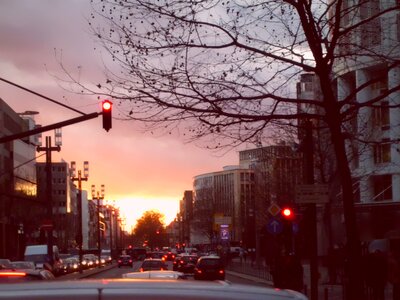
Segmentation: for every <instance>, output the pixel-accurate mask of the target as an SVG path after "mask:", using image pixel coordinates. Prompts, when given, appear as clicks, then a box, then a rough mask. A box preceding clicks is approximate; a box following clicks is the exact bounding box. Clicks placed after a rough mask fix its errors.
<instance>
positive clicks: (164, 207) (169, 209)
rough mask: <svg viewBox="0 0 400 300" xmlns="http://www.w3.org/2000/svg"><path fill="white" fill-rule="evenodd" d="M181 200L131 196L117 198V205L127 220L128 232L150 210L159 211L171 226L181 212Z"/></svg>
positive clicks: (166, 223) (165, 221)
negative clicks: (179, 211)
mask: <svg viewBox="0 0 400 300" xmlns="http://www.w3.org/2000/svg"><path fill="white" fill-rule="evenodd" d="M178 199H179V198H168V197H165V198H160V197H151V196H130V197H123V198H119V199H118V198H117V199H116V200H115V205H116V206H117V207H119V208H120V212H121V214H122V215H123V216H124V217H125V218H126V227H125V228H126V230H127V231H128V232H130V231H131V229H133V228H134V226H135V224H136V222H137V220H138V219H140V218H141V217H142V215H143V213H144V212H146V211H149V210H154V211H158V212H160V213H161V214H163V215H164V216H165V218H164V223H165V225H169V224H170V223H171V222H172V221H173V220H174V219H175V217H176V214H177V213H178V210H179V200H178Z"/></svg>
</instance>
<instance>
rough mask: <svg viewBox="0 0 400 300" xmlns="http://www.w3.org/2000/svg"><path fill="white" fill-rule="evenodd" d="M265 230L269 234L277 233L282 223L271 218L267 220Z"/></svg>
mask: <svg viewBox="0 0 400 300" xmlns="http://www.w3.org/2000/svg"><path fill="white" fill-rule="evenodd" d="M267 230H268V232H269V233H271V234H279V233H281V232H282V231H283V224H282V222H281V221H279V220H278V219H275V218H271V219H269V220H268V223H267Z"/></svg>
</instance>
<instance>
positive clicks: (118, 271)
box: [87, 261, 266, 286]
mask: <svg viewBox="0 0 400 300" xmlns="http://www.w3.org/2000/svg"><path fill="white" fill-rule="evenodd" d="M141 263H142V262H141V261H136V262H134V266H133V268H130V267H121V268H118V267H117V266H116V267H115V268H112V269H109V270H106V271H104V272H100V273H96V274H93V275H92V276H90V277H87V278H96V279H106V278H122V274H125V273H130V272H136V271H138V270H139V268H140V265H141ZM167 264H168V270H172V262H170V261H168V262H167ZM189 280H194V279H193V278H191V277H189ZM225 280H226V281H229V282H231V283H237V284H249V285H256V286H266V285H265V284H263V283H258V282H255V281H253V280H249V279H245V278H241V277H238V276H234V275H230V274H228V273H227V274H226V278H225Z"/></svg>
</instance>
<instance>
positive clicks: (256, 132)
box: [78, 0, 399, 298]
mask: <svg viewBox="0 0 400 300" xmlns="http://www.w3.org/2000/svg"><path fill="white" fill-rule="evenodd" d="M376 3H378V5H376ZM385 3H386V2H385ZM94 7H95V10H94V13H93V15H92V16H91V18H90V20H89V23H90V25H91V28H92V29H93V33H94V34H95V36H97V37H98V40H99V42H100V43H101V44H102V46H103V48H104V49H105V50H106V51H107V52H108V54H110V56H111V58H112V62H113V63H114V65H110V67H109V68H107V69H106V70H107V81H106V82H104V83H99V84H97V85H96V86H97V87H96V88H93V89H91V90H90V88H88V87H86V89H85V88H83V87H82V86H81V88H82V89H83V90H84V91H88V92H94V93H98V94H102V95H104V94H108V95H111V96H112V97H113V99H114V100H117V101H119V102H120V111H121V116H120V117H122V118H126V119H131V120H134V121H143V122H144V124H146V125H147V129H148V130H155V129H162V130H166V132H170V131H172V130H173V129H174V128H178V129H179V130H180V132H183V135H184V136H186V137H188V139H189V140H192V141H198V140H199V139H203V140H204V141H208V142H210V143H213V145H212V148H219V147H223V146H231V147H233V146H236V145H239V144H241V143H245V142H251V143H256V144H259V143H260V142H263V141H266V140H268V139H269V138H271V137H274V136H276V134H279V132H280V131H281V130H282V128H284V127H285V126H295V125H296V124H297V120H299V119H302V118H303V119H310V120H317V121H320V122H321V123H320V126H322V125H321V124H323V126H325V127H326V128H327V129H328V131H329V136H330V138H331V142H332V147H333V152H334V154H335V158H336V161H337V173H338V174H340V185H341V190H342V201H343V208H344V218H345V229H346V238H347V251H348V262H349V265H348V266H349V268H348V270H349V274H348V275H349V280H350V283H349V287H350V295H352V296H353V298H357V297H358V298H359V297H360V295H362V292H363V291H362V285H361V280H360V278H361V276H360V269H361V268H360V255H361V248H360V241H359V234H358V231H357V226H356V217H355V209H354V201H353V190H352V178H351V172H350V166H349V162H350V161H349V156H348V152H347V151H346V141H347V140H350V141H357V143H358V142H363V141H365V139H364V138H366V137H368V135H364V136H362V137H361V138H360V137H359V136H357V134H356V133H357V132H359V130H362V126H361V127H360V126H359V127H358V128H357V129H356V130H355V128H354V127H353V126H349V121H352V120H355V119H357V116H358V112H359V111H360V110H361V109H363V108H365V107H371V106H377V105H378V104H379V101H380V100H382V99H383V98H385V97H387V96H388V95H390V94H393V93H395V92H397V91H398V90H399V86H390V87H388V88H387V89H386V90H385V91H383V93H381V94H379V95H377V96H373V97H370V98H368V99H365V101H363V102H362V103H361V102H359V101H354V99H355V95H356V94H357V93H360V92H363V91H365V90H367V89H368V87H369V86H370V85H371V84H374V83H377V82H378V81H380V80H381V79H382V77H381V76H380V75H379V74H376V76H374V78H369V79H367V80H366V81H365V82H364V83H363V84H361V85H358V86H357V87H356V88H354V89H352V90H351V91H350V92H349V93H347V94H346V95H341V97H340V98H339V100H338V97H337V95H336V92H337V91H336V87H337V83H336V79H337V77H338V76H340V75H343V74H344V73H345V72H346V70H349V69H351V68H352V67H354V66H357V65H358V64H364V65H366V66H367V65H368V64H370V63H371V64H374V65H376V64H378V63H382V64H383V65H385V66H386V68H387V69H388V70H393V69H394V68H396V67H398V65H399V60H398V57H399V56H398V53H399V43H398V40H397V39H398V38H397V36H396V34H393V33H390V30H389V28H393V27H396V24H397V23H396V22H398V21H397V18H396V15H394V12H396V11H398V9H399V4H398V1H397V2H396V1H391V2H387V3H386V4H385V5H382V7H380V6H379V2H378V1H374V0H361V1H348V0H333V1H306V0H297V1H294V0H266V1H256V0H254V1H218V0H215V1H212V0H203V1H202V0H198V1H187V0H176V1H168V0H165V1H153V0H135V1H133V0H132V1H129V0H126V1H99V2H98V5H95V6H94ZM96 15H97V16H101V22H103V21H104V20H107V21H109V22H108V24H109V26H104V23H103V24H102V23H101V22H99V23H98V24H95V20H93V19H95V16H96ZM384 18H385V19H386V22H388V23H389V24H387V25H388V26H387V27H386V29H385V28H382V27H381V26H380V19H384ZM390 22H391V23H390ZM383 30H386V31H385V45H386V46H388V45H389V46H388V47H386V48H385V49H386V50H387V51H383V50H382V48H380V47H375V46H377V45H378V42H380V38H381V31H383ZM392 32H396V30H394V31H392ZM378 39H379V41H378ZM378 46H379V45H378ZM116 65H118V68H116ZM304 72H311V73H313V74H315V75H316V76H317V78H318V81H319V85H320V88H321V98H320V99H297V98H296V95H295V93H294V91H293V86H294V81H295V80H297V79H298V77H299V75H300V74H301V73H304ZM78 84H81V83H80V82H78ZM301 105H307V106H308V107H313V108H314V109H312V110H308V111H307V110H298V109H297V108H298V107H299V106H301ZM390 107H391V108H394V107H398V103H395V104H393V103H392V104H391V105H390ZM188 120H191V121H192V122H185V126H183V125H182V121H188ZM368 122H369V119H365V120H364V124H365V128H368V124H369V123H368ZM359 125H360V124H359ZM361 125H362V124H361ZM215 136H217V137H218V139H215ZM208 138H212V139H209V140H208ZM208 147H211V146H210V145H208Z"/></svg>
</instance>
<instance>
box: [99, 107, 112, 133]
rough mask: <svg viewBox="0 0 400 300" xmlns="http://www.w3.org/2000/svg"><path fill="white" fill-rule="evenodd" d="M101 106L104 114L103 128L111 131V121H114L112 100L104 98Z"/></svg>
mask: <svg viewBox="0 0 400 300" xmlns="http://www.w3.org/2000/svg"><path fill="white" fill-rule="evenodd" d="M101 108H102V115H103V128H104V129H105V130H106V131H109V130H110V129H111V121H112V116H111V112H112V102H111V101H109V100H104V101H103V102H102V103H101Z"/></svg>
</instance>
